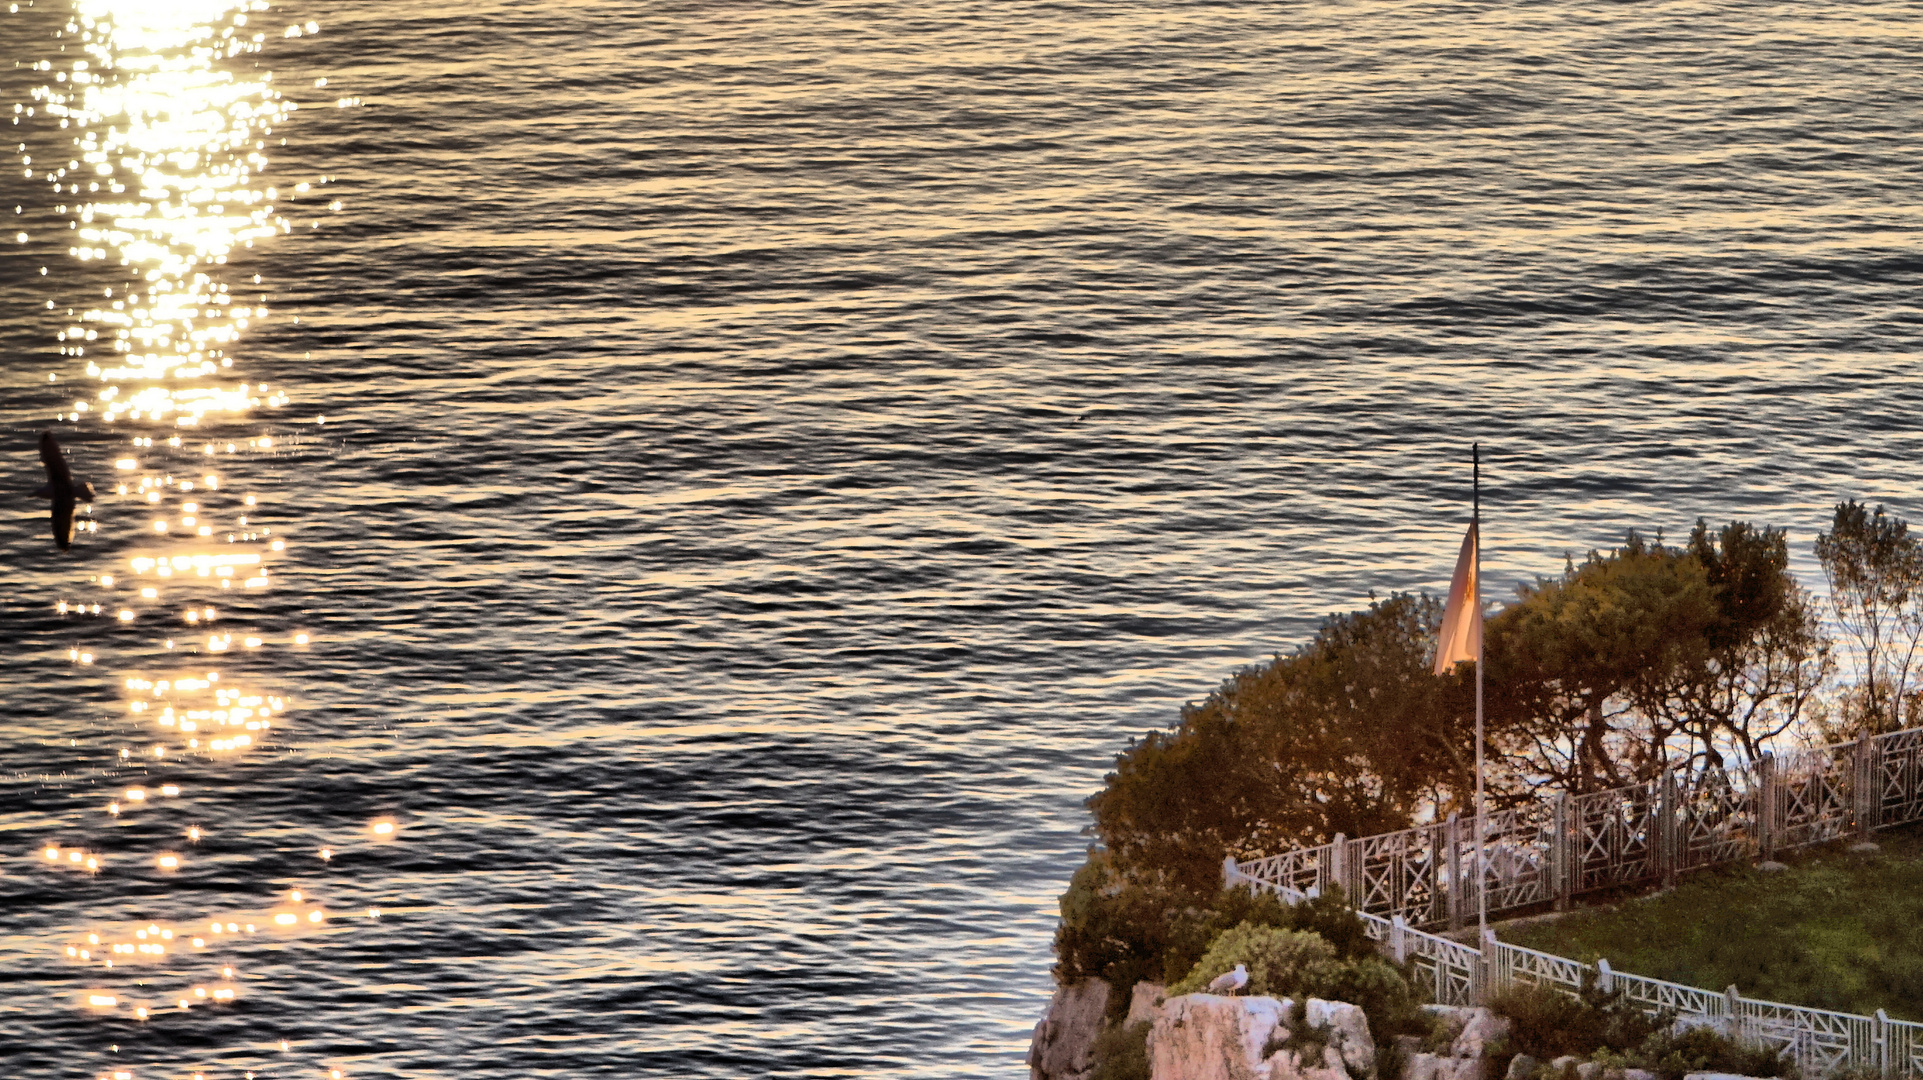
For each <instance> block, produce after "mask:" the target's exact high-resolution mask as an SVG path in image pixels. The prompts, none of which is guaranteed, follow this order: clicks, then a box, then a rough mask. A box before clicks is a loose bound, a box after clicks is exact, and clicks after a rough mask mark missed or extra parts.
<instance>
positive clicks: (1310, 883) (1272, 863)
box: [1235, 844, 1335, 894]
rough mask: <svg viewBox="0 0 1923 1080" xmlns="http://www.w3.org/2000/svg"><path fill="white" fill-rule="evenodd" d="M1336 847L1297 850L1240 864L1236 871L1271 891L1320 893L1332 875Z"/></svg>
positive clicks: (1331, 845)
mask: <svg viewBox="0 0 1923 1080" xmlns="http://www.w3.org/2000/svg"><path fill="white" fill-rule="evenodd" d="M1334 847H1335V846H1334V845H1333V844H1320V845H1318V846H1316V847H1306V848H1296V849H1295V850H1293V851H1285V852H1282V853H1281V854H1279V855H1265V856H1263V857H1262V858H1260V859H1250V860H1249V861H1248V862H1241V863H1237V864H1236V867H1235V868H1236V870H1237V871H1238V872H1240V873H1242V874H1245V875H1247V876H1248V877H1250V878H1253V879H1254V880H1256V881H1257V882H1260V883H1261V884H1263V885H1267V886H1270V887H1272V888H1278V889H1293V890H1294V891H1296V892H1298V893H1307V892H1310V891H1311V890H1313V891H1314V892H1316V893H1318V894H1319V893H1321V892H1322V891H1323V890H1325V889H1327V888H1328V887H1329V881H1330V872H1331V870H1332V869H1333V868H1334V859H1333V858H1332V855H1333V852H1334Z"/></svg>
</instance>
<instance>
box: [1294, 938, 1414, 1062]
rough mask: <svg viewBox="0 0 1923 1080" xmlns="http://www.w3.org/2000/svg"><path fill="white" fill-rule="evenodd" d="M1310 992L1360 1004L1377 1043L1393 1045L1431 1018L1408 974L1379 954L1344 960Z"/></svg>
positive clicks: (1379, 1044)
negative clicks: (1419, 1002)
mask: <svg viewBox="0 0 1923 1080" xmlns="http://www.w3.org/2000/svg"><path fill="white" fill-rule="evenodd" d="M1310 996H1311V997H1319V998H1322V999H1323V1000H1325V1001H1346V1002H1348V1003H1349V1004H1351V1005H1354V1006H1356V1007H1358V1008H1360V1009H1361V1010H1362V1013H1363V1015H1364V1016H1366V1017H1368V1018H1369V1034H1370V1036H1371V1037H1373V1038H1374V1039H1375V1043H1376V1045H1377V1046H1378V1047H1382V1046H1388V1045H1393V1044H1394V1042H1395V1037H1396V1036H1397V1035H1419V1034H1422V1033H1423V1032H1426V1031H1427V1030H1429V1026H1430V1025H1429V1019H1428V1017H1427V1016H1426V1015H1425V1014H1424V1013H1423V1011H1422V1007H1421V1005H1420V1004H1418V1003H1417V1001H1416V997H1415V993H1414V992H1413V991H1412V990H1410V988H1409V980H1408V978H1407V977H1406V976H1405V975H1404V974H1403V972H1402V971H1400V970H1398V969H1397V968H1396V966H1395V965H1394V964H1391V963H1390V962H1389V961H1387V960H1385V959H1383V958H1382V957H1380V956H1364V957H1361V958H1359V959H1355V960H1346V961H1343V962H1342V963H1340V964H1338V965H1337V966H1336V968H1335V971H1334V972H1333V974H1332V975H1331V976H1330V978H1329V981H1328V982H1327V983H1326V984H1324V985H1323V986H1322V987H1321V988H1320V990H1319V991H1318V992H1316V993H1312V994H1311V995H1310ZM1385 1075H1387V1074H1385Z"/></svg>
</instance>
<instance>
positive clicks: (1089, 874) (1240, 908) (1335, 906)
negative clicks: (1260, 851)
mask: <svg viewBox="0 0 1923 1080" xmlns="http://www.w3.org/2000/svg"><path fill="white" fill-rule="evenodd" d="M1061 913H1062V918H1061V922H1060V923H1059V924H1058V925H1057V926H1056V928H1055V956H1056V964H1055V978H1056V981H1057V982H1060V983H1063V984H1069V983H1074V982H1078V981H1080V980H1082V979H1089V978H1095V979H1103V980H1105V981H1107V982H1108V984H1109V990H1110V994H1109V1013H1110V1019H1119V1018H1120V1017H1121V1015H1122V1013H1123V1012H1124V1011H1125V1010H1126V1009H1127V1008H1128V995H1129V991H1130V989H1131V988H1132V987H1133V986H1134V985H1135V984H1136V983H1137V982H1140V981H1142V980H1150V981H1156V982H1161V983H1163V984H1164V985H1167V984H1170V983H1174V982H1177V981H1180V980H1181V979H1182V977H1183V976H1185V975H1187V974H1188V973H1189V972H1190V971H1191V970H1193V969H1194V967H1195V965H1196V963H1197V962H1198V961H1200V960H1201V959H1202V955H1203V954H1204V953H1206V952H1207V951H1208V948H1209V945H1210V943H1212V942H1213V941H1215V939H1216V938H1217V937H1218V936H1220V935H1221V933H1222V932H1223V931H1224V930H1227V929H1229V928H1230V927H1234V926H1240V925H1242V924H1244V923H1246V924H1249V925H1251V926H1264V927H1274V928H1278V929H1287V930H1312V931H1314V932H1315V933H1316V934H1318V935H1320V936H1321V937H1322V938H1323V939H1324V940H1326V941H1328V942H1329V943H1330V944H1331V945H1333V946H1334V948H1335V951H1336V956H1337V957H1338V958H1339V959H1344V960H1356V959H1361V958H1363V957H1367V956H1371V955H1374V952H1375V949H1374V946H1373V944H1372V943H1371V942H1370V940H1369V937H1368V934H1367V932H1366V931H1365V929H1364V927H1363V924H1362V920H1361V919H1360V918H1358V917H1357V916H1356V914H1355V912H1354V910H1352V909H1351V908H1350V907H1349V906H1348V904H1347V902H1346V901H1345V900H1344V899H1343V897H1342V894H1341V892H1340V891H1339V890H1332V891H1331V892H1330V893H1329V894H1328V895H1325V896H1321V897H1318V898H1316V899H1314V900H1309V901H1305V902H1304V903H1301V904H1295V905H1290V904H1286V903H1284V902H1283V901H1282V900H1281V898H1280V897H1278V896H1276V895H1275V894H1274V893H1272V892H1268V891H1266V890H1261V891H1258V890H1254V889H1251V888H1249V887H1248V886H1247V885H1238V886H1236V887H1235V888H1232V889H1219V890H1215V891H1213V892H1205V893H1197V892H1195V891H1193V890H1190V889H1186V888H1182V887H1180V886H1178V885H1175V884H1172V883H1170V882H1169V881H1166V880H1143V879H1142V878H1140V877H1137V876H1132V875H1129V874H1126V873H1124V872H1122V871H1121V870H1120V869H1118V868H1117V865H1116V863H1115V861H1114V860H1113V859H1112V858H1111V857H1110V856H1109V855H1108V853H1107V852H1104V851H1100V850H1091V851H1090V852H1089V855H1088V859H1087V861H1086V862H1084V863H1083V864H1082V866H1081V867H1080V868H1079V869H1077V870H1076V871H1075V875H1074V877H1073V878H1072V879H1071V880H1070V882H1069V887H1068V891H1067V892H1065V893H1063V894H1062V898H1061ZM1231 966H1233V965H1231Z"/></svg>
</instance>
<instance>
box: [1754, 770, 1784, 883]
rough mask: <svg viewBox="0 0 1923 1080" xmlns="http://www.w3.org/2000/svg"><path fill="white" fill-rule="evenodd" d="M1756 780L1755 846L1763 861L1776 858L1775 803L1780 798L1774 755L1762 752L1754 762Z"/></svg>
mask: <svg viewBox="0 0 1923 1080" xmlns="http://www.w3.org/2000/svg"><path fill="white" fill-rule="evenodd" d="M1756 779H1757V781H1758V787H1759V789H1760V790H1758V791H1757V793H1756V846H1757V847H1759V848H1761V849H1762V856H1763V861H1764V862H1768V861H1770V860H1772V859H1774V858H1776V844H1777V837H1776V803H1777V801H1778V800H1779V799H1780V798H1782V795H1781V793H1780V792H1779V791H1778V788H1777V784H1778V781H1777V779H1776V755H1775V754H1773V753H1770V752H1768V751H1764V752H1763V756H1762V758H1760V759H1759V760H1758V761H1757V762H1756Z"/></svg>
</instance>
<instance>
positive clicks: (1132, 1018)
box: [1122, 982, 1168, 1026]
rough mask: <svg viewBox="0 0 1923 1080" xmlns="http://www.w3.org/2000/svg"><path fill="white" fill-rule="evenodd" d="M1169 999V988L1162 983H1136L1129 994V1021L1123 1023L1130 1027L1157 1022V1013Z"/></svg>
mask: <svg viewBox="0 0 1923 1080" xmlns="http://www.w3.org/2000/svg"><path fill="white" fill-rule="evenodd" d="M1167 997H1168V987H1166V986H1163V985H1162V984H1161V983H1154V982H1138V983H1136V984H1135V986H1134V987H1133V988H1132V989H1130V990H1129V992H1128V1019H1126V1020H1123V1021H1122V1023H1123V1024H1125V1025H1129V1026H1133V1025H1135V1024H1145V1023H1152V1022H1153V1021H1154V1020H1155V1011H1156V1010H1157V1009H1160V1008H1161V1007H1162V1002H1163V1000H1164V999H1166V998H1167Z"/></svg>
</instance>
